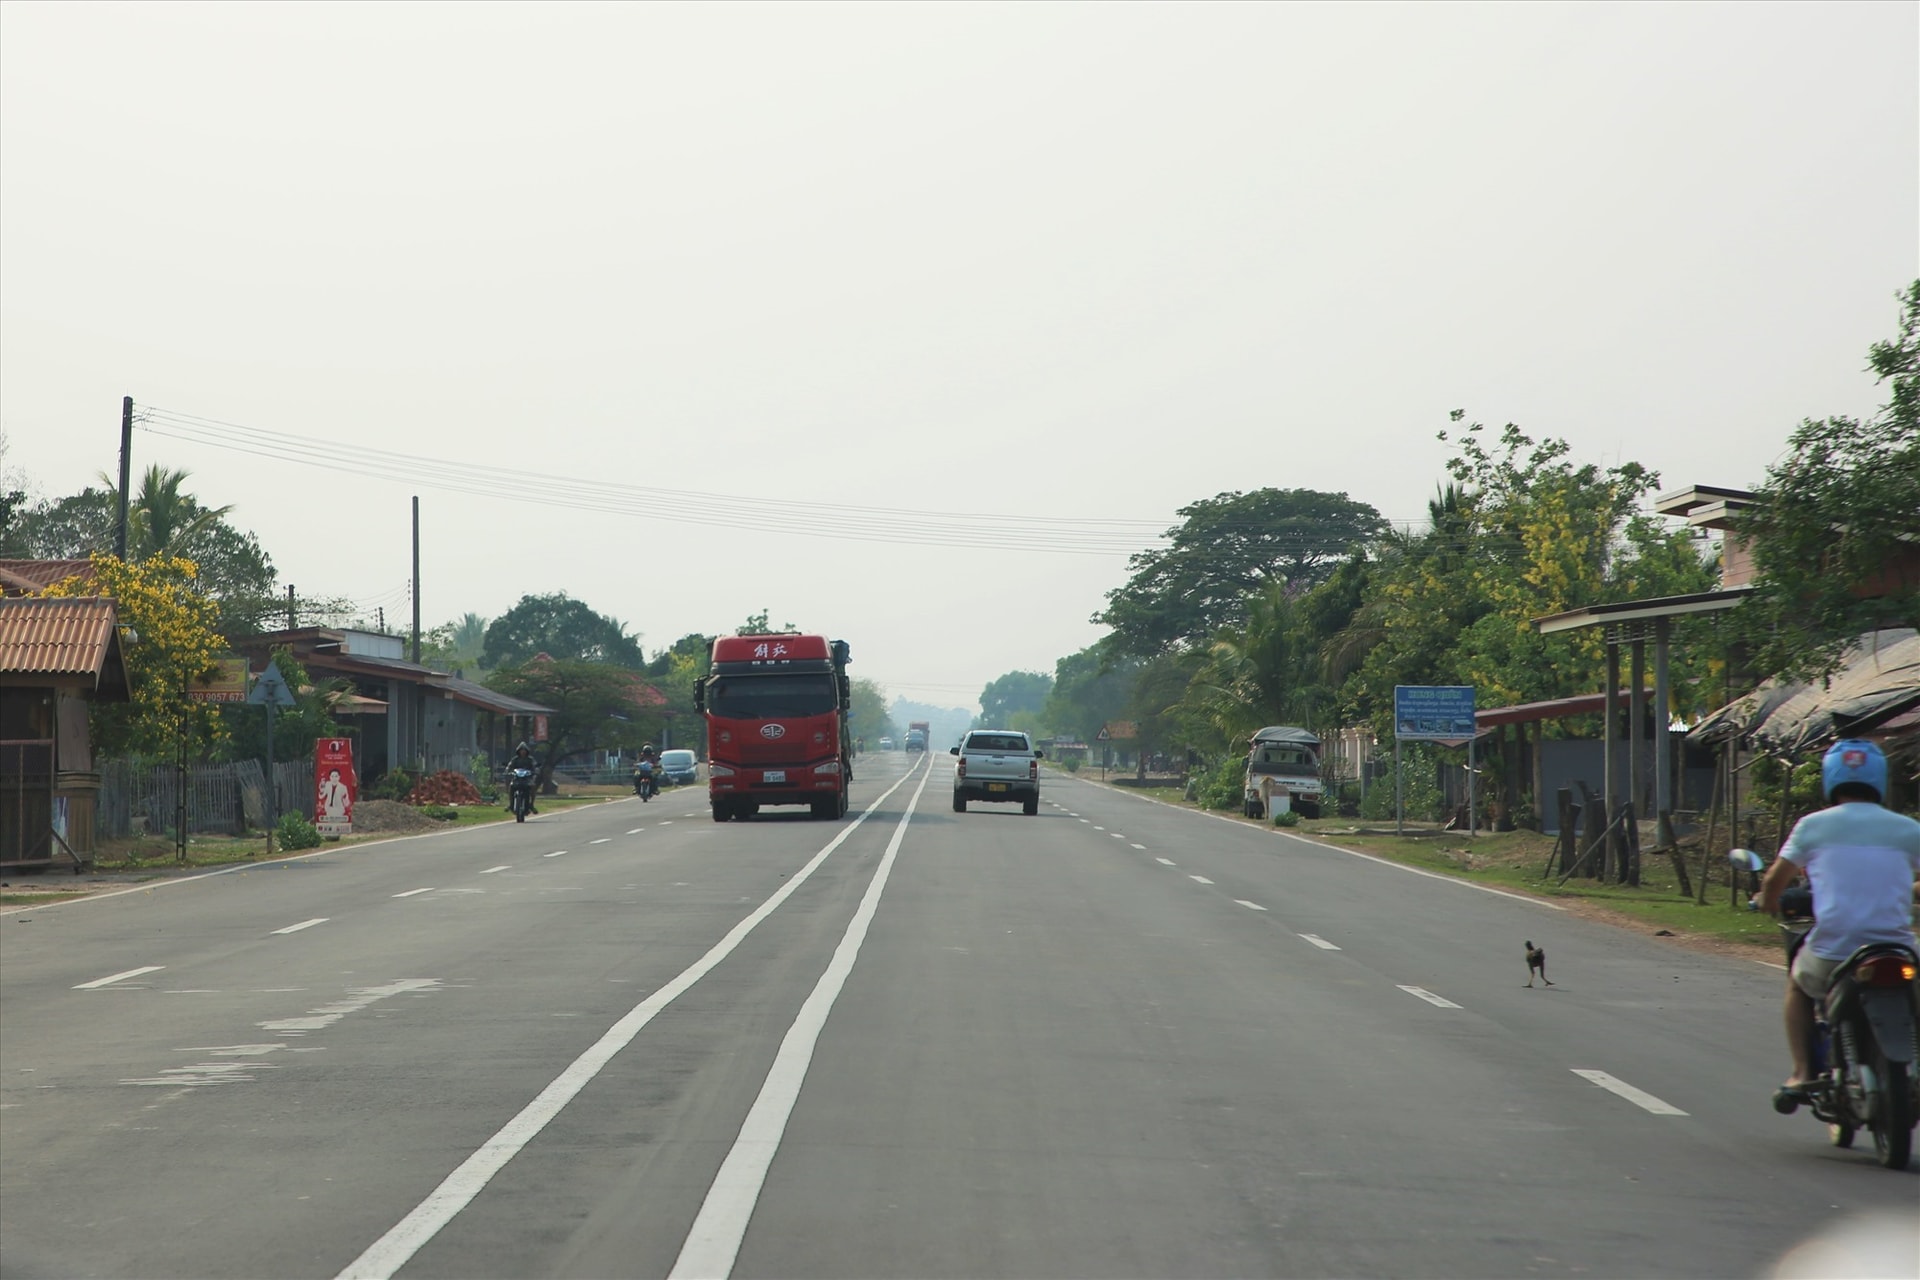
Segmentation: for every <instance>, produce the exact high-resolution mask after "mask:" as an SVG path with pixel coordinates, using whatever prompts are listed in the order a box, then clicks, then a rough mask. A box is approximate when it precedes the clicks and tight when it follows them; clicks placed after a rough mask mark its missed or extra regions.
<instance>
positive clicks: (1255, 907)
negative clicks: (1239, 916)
mask: <svg viewBox="0 0 1920 1280" xmlns="http://www.w3.org/2000/svg"><path fill="white" fill-rule="evenodd" d="M1234 901H1235V902H1237V903H1239V904H1240V905H1241V906H1243V907H1245V908H1246V909H1247V910H1249V911H1265V910H1266V908H1265V907H1263V906H1261V905H1260V904H1259V903H1257V902H1248V901H1247V900H1246V899H1245V898H1235V899H1234Z"/></svg>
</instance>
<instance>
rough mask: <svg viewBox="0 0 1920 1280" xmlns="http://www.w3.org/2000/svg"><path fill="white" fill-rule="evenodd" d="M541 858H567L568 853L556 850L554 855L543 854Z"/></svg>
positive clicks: (563, 850)
mask: <svg viewBox="0 0 1920 1280" xmlns="http://www.w3.org/2000/svg"><path fill="white" fill-rule="evenodd" d="M540 856H541V857H543V858H564V857H566V856H567V851H566V850H565V849H555V850H554V851H553V852H552V853H543V854H541V855H540Z"/></svg>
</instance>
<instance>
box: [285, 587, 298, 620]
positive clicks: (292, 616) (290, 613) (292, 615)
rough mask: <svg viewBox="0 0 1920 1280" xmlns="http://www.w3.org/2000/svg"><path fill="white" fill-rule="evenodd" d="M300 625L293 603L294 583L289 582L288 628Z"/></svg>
mask: <svg viewBox="0 0 1920 1280" xmlns="http://www.w3.org/2000/svg"><path fill="white" fill-rule="evenodd" d="M299 625H300V622H299V619H298V617H297V616H296V615H295V610H294V604H293V584H292V583H291V582H289V583H288V584H287V630H289V631H292V630H294V629H295V628H296V627H298V626H299Z"/></svg>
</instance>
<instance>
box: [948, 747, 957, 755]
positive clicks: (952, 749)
mask: <svg viewBox="0 0 1920 1280" xmlns="http://www.w3.org/2000/svg"><path fill="white" fill-rule="evenodd" d="M947 754H948V755H950V756H957V755H959V754H960V748H958V747H948V748H947Z"/></svg>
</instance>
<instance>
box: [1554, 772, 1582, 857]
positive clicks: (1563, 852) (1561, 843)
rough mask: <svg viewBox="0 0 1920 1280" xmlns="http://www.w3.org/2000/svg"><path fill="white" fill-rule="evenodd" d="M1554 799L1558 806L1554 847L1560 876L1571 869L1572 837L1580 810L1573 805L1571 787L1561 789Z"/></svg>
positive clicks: (1574, 833)
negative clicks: (1558, 860)
mask: <svg viewBox="0 0 1920 1280" xmlns="http://www.w3.org/2000/svg"><path fill="white" fill-rule="evenodd" d="M1554 798H1555V799H1556V800H1557V801H1558V802H1559V806H1560V829H1559V833H1558V839H1557V840H1556V841H1555V847H1556V848H1557V849H1558V850H1559V854H1560V866H1559V871H1560V874H1561V875H1565V874H1566V873H1567V872H1568V871H1571V870H1572V869H1573V846H1574V837H1575V835H1576V834H1577V832H1576V829H1575V828H1576V825H1577V824H1578V822H1579V813H1580V810H1579V808H1578V807H1577V806H1575V804H1574V803H1573V788H1572V787H1561V788H1560V790H1559V792H1558V793H1557V794H1556V795H1555V797H1554Z"/></svg>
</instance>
